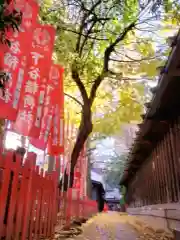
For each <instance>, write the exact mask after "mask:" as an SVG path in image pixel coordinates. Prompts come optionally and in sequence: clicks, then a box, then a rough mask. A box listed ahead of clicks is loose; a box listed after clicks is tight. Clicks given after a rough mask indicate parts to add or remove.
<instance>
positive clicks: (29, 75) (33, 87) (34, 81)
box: [14, 24, 55, 138]
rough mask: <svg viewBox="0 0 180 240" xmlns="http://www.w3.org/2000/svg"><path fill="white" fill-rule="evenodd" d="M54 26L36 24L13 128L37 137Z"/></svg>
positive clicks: (23, 133)
mask: <svg viewBox="0 0 180 240" xmlns="http://www.w3.org/2000/svg"><path fill="white" fill-rule="evenodd" d="M54 37H55V29H54V28H53V27H51V26H48V25H44V26H43V25H39V24H37V25H36V28H35V29H34V31H33V41H32V44H31V48H30V57H29V61H28V64H27V71H26V74H25V82H26V84H25V86H24V91H23V93H22V98H21V103H20V107H19V112H18V116H17V119H16V122H15V124H14V130H15V131H16V132H17V133H20V134H22V135H25V136H30V137H34V138H38V137H39V134H40V129H41V122H42V117H43V108H44V100H45V91H46V87H47V82H48V79H49V70H50V66H51V57H52V51H53V46H54Z"/></svg>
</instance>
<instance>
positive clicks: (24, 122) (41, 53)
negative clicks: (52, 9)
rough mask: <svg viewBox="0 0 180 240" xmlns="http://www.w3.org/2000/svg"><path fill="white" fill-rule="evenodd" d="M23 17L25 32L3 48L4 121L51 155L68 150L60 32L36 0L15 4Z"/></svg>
mask: <svg viewBox="0 0 180 240" xmlns="http://www.w3.org/2000/svg"><path fill="white" fill-rule="evenodd" d="M9 7H10V10H11V9H12V10H13V9H16V10H20V11H21V12H22V13H23V17H22V24H21V26H20V28H19V31H16V32H13V31H9V32H8V33H7V35H8V38H9V39H10V41H11V46H10V47H8V46H6V45H2V46H1V50H0V68H1V70H3V71H5V72H6V73H8V74H9V81H8V82H7V84H6V89H5V92H4V93H3V92H0V106H1V107H0V118H5V119H8V120H10V121H12V122H13V124H12V128H13V131H15V132H17V133H19V134H22V135H24V136H28V137H29V138H30V143H31V144H33V145H34V146H35V147H38V148H40V149H42V150H45V149H46V147H47V143H48V142H49V144H48V146H49V147H48V152H49V154H51V155H59V154H62V153H63V151H64V94H63V68H62V67H61V66H59V65H55V64H53V62H52V53H53V46H54V39H55V29H54V28H53V27H52V26H49V25H41V24H39V23H38V21H37V17H38V12H39V6H38V4H37V2H35V1H33V0H16V1H15V2H11V6H9Z"/></svg>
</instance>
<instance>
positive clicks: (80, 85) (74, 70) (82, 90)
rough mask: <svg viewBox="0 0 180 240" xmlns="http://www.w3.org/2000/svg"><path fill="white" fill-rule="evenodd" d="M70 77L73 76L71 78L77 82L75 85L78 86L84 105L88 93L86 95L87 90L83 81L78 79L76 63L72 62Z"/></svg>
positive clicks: (86, 102)
mask: <svg viewBox="0 0 180 240" xmlns="http://www.w3.org/2000/svg"><path fill="white" fill-rule="evenodd" d="M72 78H73V80H74V81H75V83H76V84H77V86H78V88H79V91H80V93H81V96H82V99H83V102H84V105H85V104H89V99H88V95H87V92H86V88H85V86H84V84H83V82H82V81H81V79H80V76H79V72H78V69H77V66H76V63H74V64H73V65H72Z"/></svg>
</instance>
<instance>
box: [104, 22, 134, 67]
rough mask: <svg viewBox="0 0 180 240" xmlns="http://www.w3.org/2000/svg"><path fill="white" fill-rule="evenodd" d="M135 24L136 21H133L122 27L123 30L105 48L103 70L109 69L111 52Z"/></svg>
mask: <svg viewBox="0 0 180 240" xmlns="http://www.w3.org/2000/svg"><path fill="white" fill-rule="evenodd" d="M135 24H136V22H133V23H131V24H130V25H129V26H128V27H126V28H125V29H124V31H123V32H122V33H121V34H120V35H119V36H118V37H117V38H116V40H115V41H114V42H113V43H111V44H110V45H109V46H108V47H107V48H106V50H105V53H104V72H108V71H109V59H110V55H111V53H112V52H113V51H114V48H115V46H116V45H117V44H118V43H119V42H121V41H123V40H124V39H125V37H126V35H127V34H128V32H130V31H131V30H132V29H133V28H134V27H135Z"/></svg>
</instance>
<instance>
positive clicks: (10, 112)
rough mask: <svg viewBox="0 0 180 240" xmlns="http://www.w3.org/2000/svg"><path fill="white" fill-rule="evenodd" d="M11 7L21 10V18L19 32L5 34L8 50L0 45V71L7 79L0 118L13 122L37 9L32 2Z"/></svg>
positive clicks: (23, 2)
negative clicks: (6, 35)
mask: <svg viewBox="0 0 180 240" xmlns="http://www.w3.org/2000/svg"><path fill="white" fill-rule="evenodd" d="M13 7H14V8H15V9H16V10H21V11H22V12H23V17H22V24H21V26H20V28H19V32H18V31H15V32H13V31H11V32H8V33H7V34H8V37H9V39H10V41H11V46H10V48H9V47H8V46H6V45H1V49H0V69H1V70H2V71H4V72H5V73H6V74H7V75H8V78H9V81H8V83H7V85H6V88H5V94H3V92H0V106H1V108H0V118H7V119H9V120H12V121H15V120H16V117H17V113H18V108H19V103H20V98H21V94H22V89H23V85H24V83H25V79H24V73H25V69H26V67H27V66H26V63H27V58H28V56H29V51H28V50H29V49H28V46H29V45H30V44H31V41H32V31H33V28H34V25H35V23H36V21H37V14H38V10H39V7H38V5H37V3H36V2H34V1H25V0H19V1H17V2H15V5H14V6H13Z"/></svg>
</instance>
